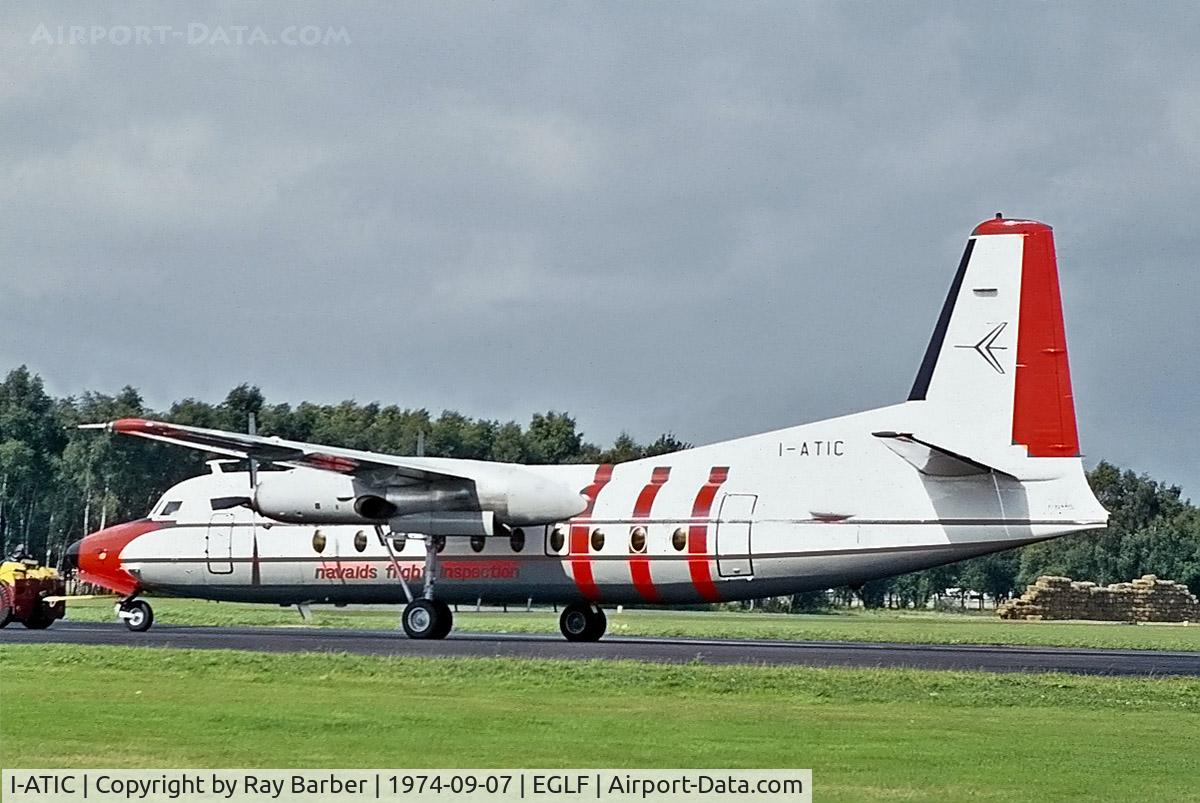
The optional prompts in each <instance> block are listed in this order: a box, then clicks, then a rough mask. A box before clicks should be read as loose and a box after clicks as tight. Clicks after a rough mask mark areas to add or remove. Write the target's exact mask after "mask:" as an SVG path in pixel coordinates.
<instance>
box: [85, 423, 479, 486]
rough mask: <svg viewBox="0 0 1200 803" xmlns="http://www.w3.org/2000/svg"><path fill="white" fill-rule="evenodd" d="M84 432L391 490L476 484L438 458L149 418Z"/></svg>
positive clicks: (466, 463)
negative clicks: (303, 470) (445, 483)
mask: <svg viewBox="0 0 1200 803" xmlns="http://www.w3.org/2000/svg"><path fill="white" fill-rule="evenodd" d="M80 429H104V430H107V431H109V432H117V433H120V434H122V435H134V436H136V437H139V438H148V439H149V440H154V441H161V442H163V443H172V444H175V445H177V446H187V447H191V448H193V449H199V450H201V451H205V452H213V453H216V454H221V455H227V456H230V457H241V458H251V457H252V458H254V459H255V460H259V461H261V462H264V463H280V464H283V465H287V466H302V467H304V468H316V469H320V470H322V471H333V472H336V473H338V474H348V475H353V476H355V477H359V478H361V479H364V480H368V481H373V482H380V483H384V484H391V485H411V484H415V483H430V482H441V481H446V480H462V479H468V480H470V479H475V477H473V476H470V474H471V472H470V471H469V466H471V464H472V463H473V462H474V461H467V460H456V461H453V462H454V464H455V467H456V468H458V469H460V471H462V473H458V472H455V471H449V472H448V471H446V470H445V467H443V466H440V465H438V464H439V463H443V462H448V461H445V460H440V459H438V458H422V457H398V456H394V455H386V454H378V453H376V452H364V451H359V450H356V449H339V448H337V447H333V446H321V445H319V444H313V443H305V442H303V441H289V440H283V439H282V438H275V437H269V438H268V437H263V436H260V435H245V434H241V433H237V432H225V431H224V430H219V429H204V428H203V427H189V426H184V425H182V424H169V423H166V422H163V421H149V420H146V419H144V418H122V419H120V420H118V421H110V422H108V423H104V424H81V425H80ZM458 464H461V466H460V465H458ZM463 469H468V470H463Z"/></svg>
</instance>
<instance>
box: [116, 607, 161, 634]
mask: <svg viewBox="0 0 1200 803" xmlns="http://www.w3.org/2000/svg"><path fill="white" fill-rule="evenodd" d="M117 618H118V619H120V620H121V621H123V622H124V623H125V627H127V628H129V629H130V630H132V631H133V632H135V633H144V632H145V631H147V630H149V629H150V625H152V624H154V609H153V608H151V607H150V603H148V602H146V601H145V600H141V599H127V600H124V601H122V602H121V604H119V605H118V606H117Z"/></svg>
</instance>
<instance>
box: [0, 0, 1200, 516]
mask: <svg viewBox="0 0 1200 803" xmlns="http://www.w3.org/2000/svg"><path fill="white" fill-rule="evenodd" d="M41 5H42V4H30V5H27V6H20V5H14V4H12V3H5V5H4V6H3V8H2V9H0V29H2V31H3V42H2V43H0V369H2V370H7V369H8V368H11V367H15V366H16V365H18V364H21V363H27V364H28V365H29V366H30V367H31V368H32V369H33V370H35V371H37V372H39V373H41V374H42V375H43V377H44V378H45V380H46V383H47V385H48V387H49V389H50V390H51V391H52V392H54V393H56V394H73V393H78V392H80V391H83V390H85V389H94V390H100V391H104V392H115V391H116V390H117V389H119V388H120V387H121V386H122V385H125V384H127V383H128V384H132V385H135V386H136V387H138V388H140V389H141V390H142V392H143V394H144V396H145V397H146V399H147V401H148V402H149V403H150V404H152V405H156V406H166V405H167V404H169V403H170V402H171V401H173V400H176V399H178V398H181V397H185V396H194V397H198V398H202V399H207V400H211V401H219V400H220V399H221V398H222V397H223V396H224V394H225V393H226V391H227V390H228V389H229V388H230V387H232V386H233V385H235V384H237V383H240V382H244V381H245V382H252V383H255V384H258V385H260V386H261V387H262V388H263V390H264V392H265V393H266V394H267V396H268V398H269V400H271V401H290V402H293V403H297V402H300V401H303V400H313V401H322V402H332V401H338V400H341V399H345V398H354V399H357V400H358V401H361V402H366V401H372V400H378V401H381V402H384V403H397V404H400V405H403V406H414V407H417V406H424V407H429V408H431V409H432V410H434V411H435V412H436V411H440V410H442V409H443V408H453V409H458V410H461V411H462V412H464V413H467V414H470V415H475V416H487V417H495V418H501V419H509V418H515V419H518V420H520V421H522V422H527V421H528V419H529V416H530V414H531V413H533V412H535V411H542V410H546V409H560V410H566V411H569V412H570V413H572V414H573V415H575V417H576V418H577V420H578V422H579V425H580V427H581V428H582V429H583V430H584V432H585V434H586V436H587V437H588V438H589V439H591V440H594V441H597V442H609V441H611V440H612V438H613V437H615V436H616V435H617V434H618V433H619V432H620V431H621V430H622V429H624V430H628V431H629V432H630V433H631V434H632V435H634V436H635V437H637V438H639V439H643V440H645V439H651V438H653V437H655V436H656V435H657V434H659V433H660V432H664V431H673V432H674V433H676V434H677V435H678V436H679V437H681V438H684V439H686V440H690V441H693V442H696V443H702V442H709V441H713V440H718V439H724V438H729V437H734V436H738V435H745V434H749V433H753V432H756V431H763V430H767V429H772V428H777V427H782V426H788V425H791V424H796V423H801V422H804V421H808V420H815V419H819V418H823V417H828V416H833V415H838V414H841V413H846V412H852V411H856V410H862V409H867V408H871V407H876V406H880V405H884V404H889V403H892V402H895V401H898V400H902V399H904V398H905V396H906V395H907V392H908V389H909V386H910V385H911V383H912V379H913V376H914V374H915V373H916V370H917V366H918V364H919V362H920V359H921V355H922V353H923V350H924V348H925V345H926V342H927V341H928V338H929V334H930V331H931V330H932V328H933V324H934V321H935V319H936V317H937V312H938V309H939V308H940V306H941V303H942V300H943V297H944V295H945V292H946V288H947V287H948V286H949V283H950V280H951V278H952V275H953V271H954V268H955V266H956V263H957V260H958V257H959V255H960V253H961V251H962V245H963V241H964V238H965V237H966V235H967V234H968V233H969V231H970V230H971V228H972V227H973V226H974V225H975V224H976V223H978V222H979V221H980V220H982V219H984V218H986V217H990V216H991V215H992V214H993V213H995V212H996V211H997V210H1002V211H1004V212H1005V213H1006V214H1009V215H1011V216H1022V217H1035V218H1038V219H1041V220H1044V221H1046V222H1048V223H1050V224H1051V225H1053V226H1054V227H1055V232H1056V238H1057V244H1058V253H1059V266H1060V271H1061V275H1062V284H1063V292H1064V296H1065V297H1064V306H1065V312H1066V319H1067V332H1068V340H1069V344H1070V360H1071V370H1072V375H1073V379H1074V385H1075V395H1076V399H1077V408H1078V417H1079V425H1080V434H1081V438H1082V443H1083V448H1084V451H1085V452H1086V456H1087V459H1088V462H1089V465H1091V464H1093V463H1094V462H1095V461H1096V460H1098V459H1100V458H1107V459H1109V460H1111V461H1114V462H1116V463H1118V464H1120V465H1123V466H1129V467H1132V468H1134V469H1137V470H1138V471H1147V472H1149V473H1151V474H1152V475H1153V476H1155V477H1157V478H1161V479H1164V480H1168V481H1171V482H1176V483H1179V484H1182V485H1183V486H1184V489H1185V493H1187V494H1189V495H1191V496H1193V497H1195V496H1196V495H1197V494H1198V493H1200V457H1198V456H1197V450H1198V447H1200V423H1198V419H1200V333H1198V332H1200V330H1198V327H1197V311H1198V310H1200V278H1198V272H1197V253H1200V222H1198V218H1200V55H1198V51H1197V42H1198V41H1200V4H1196V3H1193V2H1187V3H1178V4H1169V3H1155V4H1152V5H1140V4H1112V5H1110V6H1107V7H1103V6H1099V5H1098V4H1096V3H1091V2H1088V3H1078V4H1072V3H1022V2H1004V3H994V4H986V3H972V4H960V3H920V4H918V3H907V4H905V3H830V4H823V3H803V4H801V3H781V4H777V5H776V4H770V3H756V4H745V3H737V4H734V3H727V4H710V5H702V4H696V3H665V2H659V3H624V4H622V3H604V4H598V3H590V4H583V3H577V4H573V3H551V2H544V3H532V4H512V3H506V2H486V3H475V4H461V5H456V4H446V3H440V2H439V3H428V4H405V5H401V6H398V7H393V6H392V5H391V4H376V5H375V6H374V7H371V8H361V9H355V10H347V9H343V8H340V7H337V6H333V5H301V4H286V5H285V4H282V3H280V4H278V5H275V6H265V7H261V8H258V9H255V8H253V7H252V6H249V5H247V4H242V3H230V4H229V5H227V6H222V5H221V4H212V5H211V6H209V7H208V8H207V10H204V11H195V10H190V6H189V5H188V4H179V5H177V6H171V5H169V4H162V5H144V4H130V5H128V6H125V7H124V8H122V7H120V5H119V4H113V5H114V6H115V7H116V9H117V10H113V11H111V12H104V11H100V10H97V9H94V8H92V4H82V5H79V6H78V7H75V8H72V7H70V6H68V5H65V4H56V6H55V9H54V10H48V9H45V8H42V7H41ZM72 25H74V26H87V32H86V33H84V32H83V31H75V32H72V31H71V30H70V29H69V27H64V28H62V29H60V28H59V26H72ZM92 26H96V27H97V29H98V31H99V34H98V33H97V32H94V31H93V30H92ZM134 26H143V27H145V28H147V29H150V28H153V30H146V31H145V34H144V36H143V37H142V38H143V41H142V42H141V43H138V42H137V38H138V31H137V30H136V29H135V28H134ZM157 26H169V29H168V28H164V27H157ZM240 26H247V27H248V30H246V31H240V30H239V28H240ZM305 26H313V27H311V28H306V27H305ZM314 32H315V33H316V34H320V35H321V36H322V37H325V36H326V34H327V32H328V41H324V42H317V43H316V44H312V45H309V46H306V45H304V44H297V45H290V44H286V43H285V42H284V41H283V40H284V39H285V38H286V39H290V40H291V41H293V42H297V41H300V38H301V37H307V38H308V39H309V40H310V41H311V40H312V39H313V37H314V35H315V33H314ZM101 34H102V38H100V35H101ZM73 37H74V38H75V39H76V41H77V43H76V44H72V43H71V40H72V38H73ZM239 37H241V39H242V42H241V43H240V44H239V43H238V38H239ZM94 38H96V39H99V40H98V41H95V42H93V41H92V40H93V39H94ZM126 38H128V39H132V41H130V42H128V43H121V40H123V39H126ZM80 39H82V40H83V41H82V42H79V41H78V40H80ZM264 40H266V41H264ZM268 42H274V44H270V43H268Z"/></svg>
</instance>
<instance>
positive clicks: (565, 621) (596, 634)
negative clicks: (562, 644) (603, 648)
mask: <svg viewBox="0 0 1200 803" xmlns="http://www.w3.org/2000/svg"><path fill="white" fill-rule="evenodd" d="M607 627H608V618H607V617H606V616H605V615H604V611H602V610H600V609H599V608H596V607H594V606H592V605H580V604H574V605H568V606H567V607H565V608H563V612H562V614H561V615H560V616H559V617H558V629H559V630H561V631H562V634H563V636H564V637H565V638H566V639H567V641H598V640H599V639H600V637H601V636H603V635H604V631H605V630H606V629H607Z"/></svg>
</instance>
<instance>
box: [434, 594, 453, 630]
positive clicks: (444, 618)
mask: <svg viewBox="0 0 1200 803" xmlns="http://www.w3.org/2000/svg"><path fill="white" fill-rule="evenodd" d="M433 604H434V605H435V606H437V609H438V629H437V632H436V633H434V635H433V637H434V638H436V639H443V638H445V637H446V636H448V635H450V631H451V630H453V629H454V611H452V610H450V606H449V605H447V604H446V603H444V602H442V601H441V600H434V601H433Z"/></svg>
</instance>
